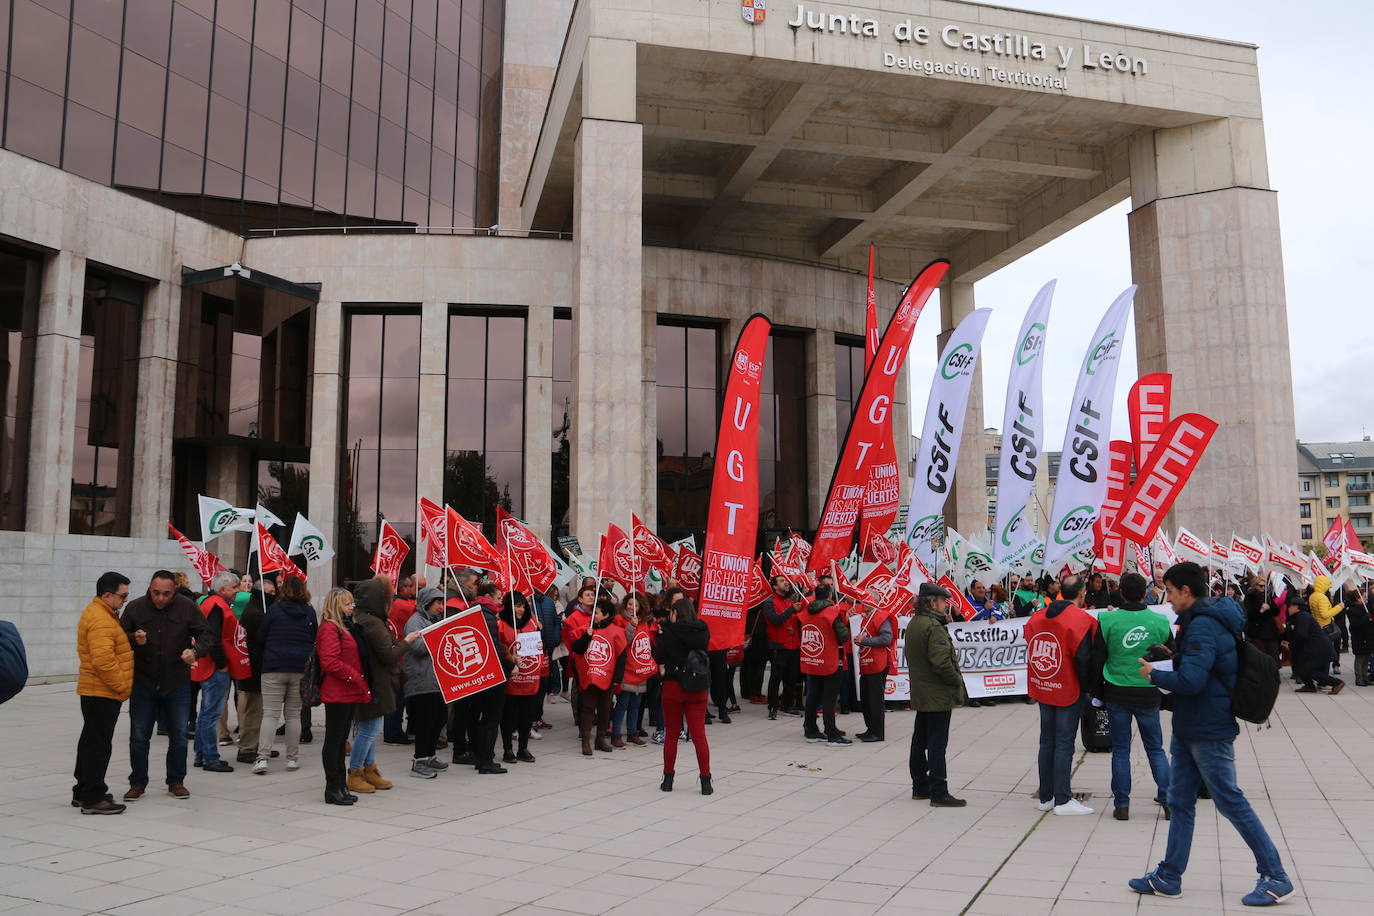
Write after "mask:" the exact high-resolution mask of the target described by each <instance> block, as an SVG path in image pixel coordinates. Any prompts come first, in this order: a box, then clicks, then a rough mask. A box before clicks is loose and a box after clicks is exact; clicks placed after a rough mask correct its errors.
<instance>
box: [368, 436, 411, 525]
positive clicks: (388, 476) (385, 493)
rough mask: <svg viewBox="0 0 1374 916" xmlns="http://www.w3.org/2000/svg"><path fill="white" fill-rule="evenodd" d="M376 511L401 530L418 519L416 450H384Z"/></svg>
mask: <svg viewBox="0 0 1374 916" xmlns="http://www.w3.org/2000/svg"><path fill="white" fill-rule="evenodd" d="M380 464H381V474H380V475H379V478H378V484H379V485H378V491H377V495H378V505H377V510H378V511H379V512H380V513H381V515H382V517H383V518H385V519H386V520H387V521H389V522H391V524H392V526H393V527H395V528H396V529H397V530H398V531H401V530H403V529H404V528H405V527H406V524H405V523H406V522H412V523H413V522H414V520H415V449H414V446H411V447H410V448H404V449H382V451H381V461H380Z"/></svg>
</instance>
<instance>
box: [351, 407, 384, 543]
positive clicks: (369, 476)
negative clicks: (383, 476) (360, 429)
mask: <svg viewBox="0 0 1374 916" xmlns="http://www.w3.org/2000/svg"><path fill="white" fill-rule="evenodd" d="M352 396H353V392H352V390H350V391H349V397H350V398H351V397H352ZM352 432H353V431H352V429H351V428H350V429H349V433H350V435H349V438H348V441H347V442H346V443H345V448H344V455H345V459H344V462H345V463H344V467H345V469H349V468H351V469H352V472H353V473H352V478H353V479H352V481H351V483H352V485H353V505H354V506H355V507H356V508H357V513H358V520H359V521H361V522H363V523H364V524H368V523H370V522H371V521H372V520H373V519H374V518H375V517H376V515H377V447H376V444H375V443H374V444H372V445H370V446H369V445H360V443H359V442H358V440H357V438H356V437H354V436H353V435H352ZM348 483H349V481H348V476H347V471H345V477H344V484H345V490H347V485H348ZM370 559H371V556H369V557H367V559H365V560H363V563H364V565H366V563H367V560H370Z"/></svg>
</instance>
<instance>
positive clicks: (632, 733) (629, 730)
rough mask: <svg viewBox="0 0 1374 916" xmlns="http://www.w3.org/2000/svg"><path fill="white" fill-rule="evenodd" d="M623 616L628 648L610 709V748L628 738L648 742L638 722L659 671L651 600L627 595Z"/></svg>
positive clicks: (622, 610) (617, 746)
mask: <svg viewBox="0 0 1374 916" xmlns="http://www.w3.org/2000/svg"><path fill="white" fill-rule="evenodd" d="M620 616H621V618H622V619H623V621H624V626H625V639H626V641H627V646H628V650H627V652H626V653H625V679H624V681H623V682H622V683H621V685H620V695H619V696H617V697H616V698H615V708H614V709H613V710H612V711H611V747H616V748H621V747H624V746H625V742H626V741H629V742H630V743H631V744H636V745H643V744H647V743H648V742H646V741H645V740H644V739H643V738H641V737H639V734H638V728H637V727H636V725H635V722H636V721H637V720H638V719H639V705H640V703H641V702H643V700H644V694H645V691H646V687H645V685H646V684H647V683H648V680H649V678H651V677H653V676H654V675H655V674H657V673H658V663H657V662H655V661H654V632H653V630H654V628H653V623H654V612H653V607H652V606H651V605H650V604H649V599H648V598H647V597H645V596H644V595H642V594H640V593H637V592H635V593H631V594H629V595H626V596H625V600H624V602H622V603H621V605H620Z"/></svg>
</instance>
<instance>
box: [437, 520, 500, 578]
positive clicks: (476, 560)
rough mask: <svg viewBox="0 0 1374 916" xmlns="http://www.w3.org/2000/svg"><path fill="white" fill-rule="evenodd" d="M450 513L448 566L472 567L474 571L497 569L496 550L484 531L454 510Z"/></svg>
mask: <svg viewBox="0 0 1374 916" xmlns="http://www.w3.org/2000/svg"><path fill="white" fill-rule="evenodd" d="M447 512H448V560H447V562H446V563H445V565H446V566H449V567H455V566H470V567H473V568H474V569H496V568H497V559H498V556H497V553H496V548H495V547H493V546H491V542H490V541H488V540H487V538H486V535H484V534H482V529H480V528H478V527H477V526H476V525H474V524H473V523H472V522H470V521H468V520H467V519H465V518H463V517H462V516H461V515H459V514H458V513H457V512H455V511H454V510H453V507H452V506H449V507H448V509H447Z"/></svg>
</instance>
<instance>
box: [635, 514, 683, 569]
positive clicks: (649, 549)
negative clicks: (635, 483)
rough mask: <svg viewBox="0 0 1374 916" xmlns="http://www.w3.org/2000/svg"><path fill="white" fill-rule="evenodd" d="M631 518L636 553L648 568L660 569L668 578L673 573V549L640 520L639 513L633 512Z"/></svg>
mask: <svg viewBox="0 0 1374 916" xmlns="http://www.w3.org/2000/svg"><path fill="white" fill-rule="evenodd" d="M630 519H631V521H632V523H633V524H632V534H633V537H634V542H635V544H634V546H635V554H636V555H637V556H638V557H639V559H640V562H641V563H642V564H644V565H645V566H646V567H647V568H648V569H656V570H658V572H659V574H660V575H661V576H663V578H665V579H667V578H668V577H669V576H671V575H672V574H673V557H672V551H671V550H670V549H669V548H668V545H667V544H665V543H663V541H662V539H660V538H659V536H658V535H656V534H654V533H653V531H651V530H650V529H649V526H648V525H646V524H644V523H643V522H641V521H640V520H639V516H638V515H634V514H631V516H630Z"/></svg>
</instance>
